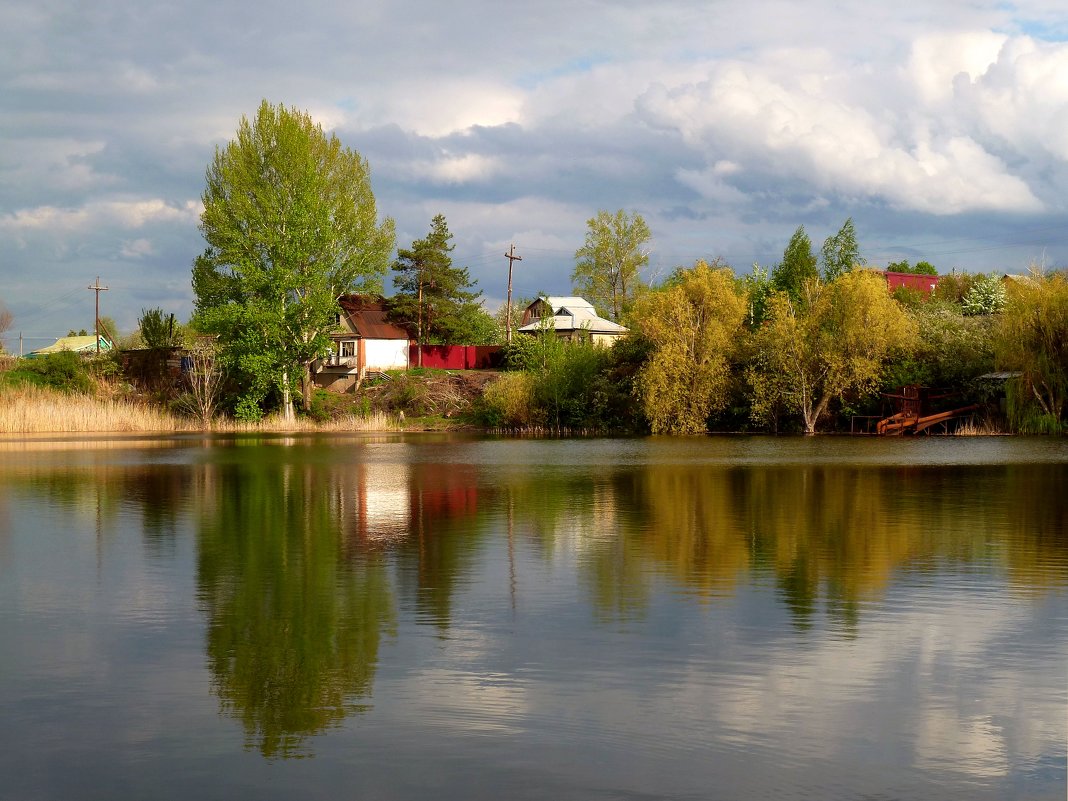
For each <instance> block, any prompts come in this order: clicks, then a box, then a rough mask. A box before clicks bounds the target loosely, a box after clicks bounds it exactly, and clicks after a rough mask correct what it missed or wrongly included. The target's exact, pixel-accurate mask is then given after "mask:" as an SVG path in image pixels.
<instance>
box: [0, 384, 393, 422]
mask: <svg viewBox="0 0 1068 801" xmlns="http://www.w3.org/2000/svg"><path fill="white" fill-rule="evenodd" d="M399 429H400V426H399V424H398V423H397V421H396V420H394V419H392V418H390V417H389V416H387V415H385V414H381V413H373V414H371V415H369V416H367V417H359V416H355V415H349V416H346V417H341V418H338V419H336V420H329V421H326V422H322V423H317V422H315V421H313V420H309V419H308V418H306V417H298V418H297V419H296V420H291V421H286V420H284V419H282V417H281V416H280V415H279V416H271V417H267V418H264V419H263V420H260V421H257V422H254V423H245V422H240V421H235V420H227V419H219V420H216V421H214V422H213V423H212V426H211V429H210V430H211V431H219V432H243V431H249V432H256V431H268V432H276V431H277V432H282V431H306V432H313V431H338V432H340V431H396V430H399ZM201 430H204V429H203V427H202V426H201V425H200V424H199V422H198V421H194V420H192V419H189V418H183V417H176V416H175V415H172V414H169V413H167V412H165V411H163V410H161V409H158V408H156V407H152V406H148V405H144V404H140V403H134V402H131V401H128V400H122V399H102V398H96V397H93V396H91V395H84V394H77V393H66V392H60V391H57V390H54V389H50V388H47V387H38V386H32V385H19V386H11V387H5V388H3V389H0V433H5V434H65V433H86V434H90V433H129V432H145V433H150V432H151V433H166V432H174V431H201Z"/></svg>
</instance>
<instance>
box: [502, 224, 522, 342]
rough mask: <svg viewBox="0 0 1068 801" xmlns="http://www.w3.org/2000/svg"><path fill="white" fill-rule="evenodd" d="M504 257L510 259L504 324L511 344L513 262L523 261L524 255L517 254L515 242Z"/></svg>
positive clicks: (506, 339)
mask: <svg viewBox="0 0 1068 801" xmlns="http://www.w3.org/2000/svg"><path fill="white" fill-rule="evenodd" d="M504 257H505V258H506V259H508V303H507V304H506V305H505V311H504V315H505V318H504V324H505V326H506V331H507V333H506V334H505V335H504V341H505V342H507V343H508V344H509V345H511V344H512V263H513V262H517V261H523V257H522V256H517V255H515V245H514V244H513V245H512V246H511V247H510V248H509V249H508V252H507V253H505V254H504Z"/></svg>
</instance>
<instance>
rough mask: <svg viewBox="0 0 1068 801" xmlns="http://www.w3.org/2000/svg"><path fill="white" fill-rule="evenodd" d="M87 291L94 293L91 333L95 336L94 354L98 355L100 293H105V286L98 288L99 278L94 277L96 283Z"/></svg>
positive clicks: (106, 289)
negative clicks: (94, 304) (94, 313)
mask: <svg viewBox="0 0 1068 801" xmlns="http://www.w3.org/2000/svg"><path fill="white" fill-rule="evenodd" d="M89 289H92V290H93V291H94V292H96V316H95V317H94V318H93V333H94V334H96V352H97V353H100V293H101V292H107V291H108V288H107V287H106V286H100V276H99V275H98V276H97V277H96V283H95V284H93V285H92V286H91V287H89Z"/></svg>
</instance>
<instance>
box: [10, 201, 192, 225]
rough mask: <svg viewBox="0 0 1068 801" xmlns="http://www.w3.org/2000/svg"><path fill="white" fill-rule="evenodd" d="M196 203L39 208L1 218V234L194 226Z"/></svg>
mask: <svg viewBox="0 0 1068 801" xmlns="http://www.w3.org/2000/svg"><path fill="white" fill-rule="evenodd" d="M200 212H201V205H200V203H199V201H193V200H188V201H186V202H185V203H183V204H180V205H179V204H173V203H168V202H167V201H165V200H162V199H160V198H149V199H146V200H102V201H97V202H92V203H88V204H86V205H84V206H80V207H77V208H57V207H55V206H38V207H37V208H32V209H19V210H18V211H15V212H12V213H10V214H5V215H3V216H0V231H7V232H10V233H13V234H14V233H19V232H26V231H34V230H38V231H40V230H46V231H49V232H52V233H58V234H63V233H71V232H79V231H86V230H88V229H90V228H96V227H98V226H115V227H118V228H121V229H136V228H143V227H145V226H146V225H150V224H155V223H184V224H193V225H195V224H196V221H197V220H198V219H199V217H200Z"/></svg>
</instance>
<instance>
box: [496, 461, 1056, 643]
mask: <svg viewBox="0 0 1068 801" xmlns="http://www.w3.org/2000/svg"><path fill="white" fill-rule="evenodd" d="M1066 478H1068V468H1066V467H1065V466H1063V465H1056V464H1049V465H1042V464H1039V465H1009V466H1003V465H998V466H988V467H935V468H877V467H872V468H867V467H863V468H861V467H848V466H835V465H821V466H807V467H806V466H802V467H798V466H768V467H745V468H742V467H731V468H726V467H711V468H710V467H701V468H692V467H688V466H683V465H655V466H649V467H645V468H638V469H635V470H633V471H631V470H627V471H620V470H617V471H606V473H605V474H602V475H598V476H590V475H587V474H582V475H581V477H580V479H578V480H576V478H575V475H574V474H569V475H567V476H565V475H562V474H554V473H552V472H549V473H548V474H543V475H542V476H539V479H538V480H537V481H533V480H530V481H525V480H524V481H519V482H513V483H512V484H510V485H509V489H510V491H511V492H512V493H513V494H514V496H515V497H516V498H517V499H519V501H518V502H517V504H516V505H517V508H524V506H526V505H527V503H525V501H528V499H529V505H530V506H532V507H533V508H536V509H537V512H536V513H535V514H534V515H533V516H532V518H531V519H530V520H529V521H528V522H527V524H526V528H527V530H528V531H531V532H532V537H533V538H534V539H535V541H536V542H538V543H540V546H539V547H541V548H542V549H543V550H545V551H549V550H551V549H552V548H553V547H555V546H554V544H553V543H554V542H555V541H556V540H558V539H559V538H560V537H561V536H572V537H574V536H576V533H577V534H578V539H579V542H578V543H577V545H576V547H577V548H579V549H580V552H581V553H582V554H583V558H582V562H581V565H582V570H583V573H584V575H585V580H586V582H587V583H588V585H589V587H590V589H591V593H592V596H593V600H594V604H595V606H596V607H597V609H598V610H599V612H600V613H601V614H604V615H606V616H608V617H610V618H627V617H631V616H633V615H635V614H640V613H641V610H642V609H643V608H644V606H645V603H646V599H647V598H648V597H649V595H650V594H651V590H650V588H649V586H648V585H649V582H651V581H653V580H655V576H657V575H667V576H670V577H671V578H672V579H673V580H674V581H676V582H677V583H678V584H679V585H681V586H684V587H685V588H686V589H687V591H688V592H691V593H693V594H695V595H697V596H699V597H701V598H705V599H708V600H711V599H714V598H716V597H719V596H723V595H726V594H729V593H731V592H732V591H733V589H734V587H735V585H736V584H737V582H738V581H739V580H740V579H745V580H748V577H749V576H752V575H757V576H759V575H762V574H767V575H768V576H769V577H770V578H772V579H773V580H774V582H775V585H776V587H777V589H778V592H779V595H780V597H781V599H782V601H783V603H784V604H785V605H786V606H787V607H788V608H789V610H790V612H791V615H792V616H793V618H794V620H795V623H796V624H797V625H798V626H801V627H805V626H808V625H811V623H812V619H813V617H814V616H815V615H816V614H817V613H819V612H820V610H821V609H822V610H823V611H824V612H825V613H826V614H827V615H828V617H830V618H831V619H832V620H834V621H836V622H837V624H838V625H840V626H842V627H843V629H844V630H846V631H854V630H855V629H856V627H857V625H858V622H859V616H860V611H859V610H860V608H861V605H862V603H863V602H864V601H865V600H869V599H873V598H877V597H879V596H881V595H882V594H883V593H884V592H885V591H886V589H887V588H888V586H890V584H891V583H892V581H893V580H894V577H895V575H897V574H898V573H900V572H902V571H929V570H941V569H944V568H946V567H949V566H954V565H956V566H960V567H967V568H968V569H971V568H972V567H973V566H976V565H980V566H984V565H991V564H993V565H995V566H1000V567H1003V568H1004V569H1006V571H1007V574H1008V576H1009V579H1010V581H1011V582H1013V584H1014V585H1017V586H1021V587H1034V586H1038V587H1049V586H1051V585H1055V584H1061V585H1063V584H1064V583H1065V581H1066V576H1068V570H1066V567H1065V563H1066V559H1068V539H1066V537H1068V535H1066V534H1065V532H1066V531H1068V519H1066V513H1068V501H1066V500H1065V494H1064V492H1063V489H1062V487H1063V484H1064V482H1065V479H1066ZM565 532H566V533H565ZM982 569H988V568H986V567H983V568H982Z"/></svg>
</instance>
